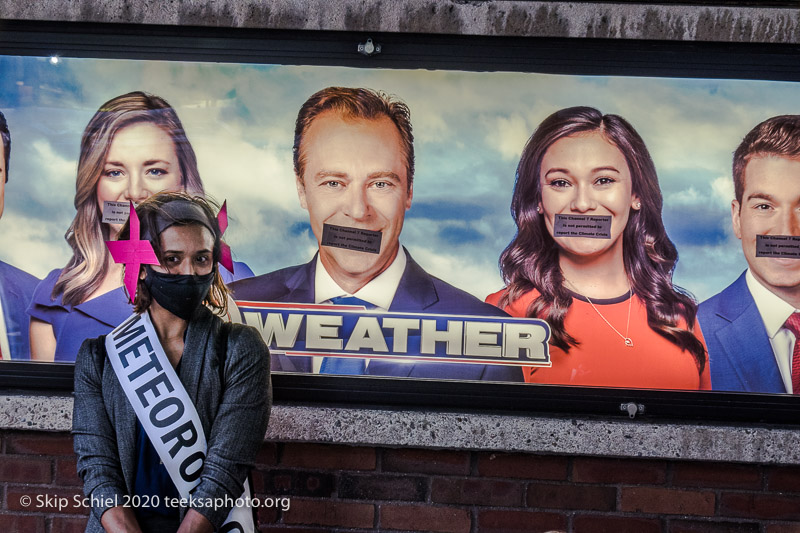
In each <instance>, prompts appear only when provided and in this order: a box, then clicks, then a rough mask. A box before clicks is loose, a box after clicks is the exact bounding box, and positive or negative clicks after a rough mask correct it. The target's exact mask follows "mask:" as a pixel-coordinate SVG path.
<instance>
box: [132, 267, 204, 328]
mask: <svg viewBox="0 0 800 533" xmlns="http://www.w3.org/2000/svg"><path fill="white" fill-rule="evenodd" d="M145 272H146V275H145V278H144V284H145V287H147V290H148V291H150V296H152V297H153V298H154V299H155V301H156V302H158V304H159V305H160V306H161V307H163V308H164V309H166V310H167V311H169V312H170V313H172V314H173V315H175V316H177V317H179V318H182V319H184V320H189V319H190V318H192V315H193V314H194V312H195V310H196V309H197V308H198V307H200V305H201V304H202V303H203V300H205V298H206V296H208V291H209V289H210V288H211V284H212V283H213V282H214V272H213V271H212V272H209V273H208V274H205V275H204V276H187V275H184V274H167V273H164V272H156V271H155V270H153V269H152V268H150V267H149V266H146V267H145Z"/></svg>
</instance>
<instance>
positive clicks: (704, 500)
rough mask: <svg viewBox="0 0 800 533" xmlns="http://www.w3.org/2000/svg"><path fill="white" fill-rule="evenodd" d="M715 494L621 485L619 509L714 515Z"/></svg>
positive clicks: (637, 511)
mask: <svg viewBox="0 0 800 533" xmlns="http://www.w3.org/2000/svg"><path fill="white" fill-rule="evenodd" d="M714 505H715V496H714V493H713V492H711V491H693V490H676V489H662V488H651V487H623V488H622V492H621V495H620V502H619V508H620V510H621V511H630V512H634V513H653V514H682V515H696V516H713V515H714Z"/></svg>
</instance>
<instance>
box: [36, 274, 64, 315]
mask: <svg viewBox="0 0 800 533" xmlns="http://www.w3.org/2000/svg"><path fill="white" fill-rule="evenodd" d="M59 276H61V269H59V268H56V269H55V270H51V271H50V273H49V274H48V275H47V277H45V278H44V279H43V280H42V281H40V282H39V283H38V284H37V285H36V288H34V289H33V295H32V297H31V302H30V305H29V306H28V314H30V315H31V316H32V317H33V318H38V319H39V320H43V321H45V322H50V323H52V322H53V321H54V320H55V318H54V315H57V314H59V313H63V312H65V311H69V309H67V307H66V306H64V304H63V303H62V301H61V295H60V294H59V295H57V296H56V297H55V298H53V287H55V286H56V282H57V281H58V278H59Z"/></svg>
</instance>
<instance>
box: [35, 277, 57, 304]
mask: <svg viewBox="0 0 800 533" xmlns="http://www.w3.org/2000/svg"><path fill="white" fill-rule="evenodd" d="M60 276H61V269H60V268H56V269H53V270H51V271H50V273H49V274H47V276H46V277H45V278H44V279H43V280H42V281H40V282H39V283H38V284H37V285H36V288H35V289H34V291H33V300H32V301H33V303H35V304H39V305H46V306H53V305H58V306H60V305H61V295H59V296H58V297H56V299H55V300H54V299H53V298H52V297H51V295H52V293H53V287H55V286H56V283H57V282H58V278H59V277H60Z"/></svg>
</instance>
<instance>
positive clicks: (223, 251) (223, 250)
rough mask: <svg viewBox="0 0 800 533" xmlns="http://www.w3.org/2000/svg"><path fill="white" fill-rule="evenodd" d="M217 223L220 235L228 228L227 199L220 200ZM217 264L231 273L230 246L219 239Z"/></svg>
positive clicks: (231, 257) (231, 258)
mask: <svg viewBox="0 0 800 533" xmlns="http://www.w3.org/2000/svg"><path fill="white" fill-rule="evenodd" d="M217 224H219V232H220V236H222V234H223V233H225V230H226V229H228V201H227V200H225V201H224V202H222V207H221V208H220V210H219V213H217ZM219 264H221V265H222V266H224V267H225V268H227V269H228V270H230V272H231V274H233V256H232V255H231V247H230V246H228V245H227V244H225V243H224V242H222V241H220V258H219Z"/></svg>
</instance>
